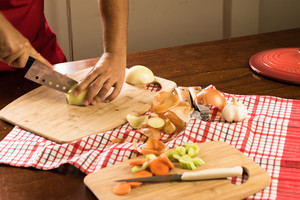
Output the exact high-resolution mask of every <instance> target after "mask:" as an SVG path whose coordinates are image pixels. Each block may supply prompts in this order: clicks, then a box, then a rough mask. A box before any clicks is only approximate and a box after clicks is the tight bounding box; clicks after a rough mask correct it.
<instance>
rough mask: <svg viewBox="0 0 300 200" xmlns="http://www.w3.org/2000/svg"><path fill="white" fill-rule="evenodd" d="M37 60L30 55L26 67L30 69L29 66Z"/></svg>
mask: <svg viewBox="0 0 300 200" xmlns="http://www.w3.org/2000/svg"><path fill="white" fill-rule="evenodd" d="M34 61H35V59H34V58H33V57H31V56H29V57H28V60H27V63H26V65H25V69H28V68H29V67H31V65H32V63H33V62H34Z"/></svg>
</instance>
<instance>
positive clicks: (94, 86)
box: [73, 52, 126, 106]
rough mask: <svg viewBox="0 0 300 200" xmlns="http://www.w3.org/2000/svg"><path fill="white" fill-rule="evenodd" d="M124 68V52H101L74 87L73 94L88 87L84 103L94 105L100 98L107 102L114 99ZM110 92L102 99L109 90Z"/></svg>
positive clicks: (120, 85) (119, 89)
mask: <svg viewBox="0 0 300 200" xmlns="http://www.w3.org/2000/svg"><path fill="white" fill-rule="evenodd" d="M125 68H126V54H122V55H120V54H116V53H112V52H106V53H103V55H102V56H101V58H100V59H99V61H98V62H97V64H96V65H95V67H94V68H93V69H92V70H91V71H90V72H89V74H88V75H87V76H86V77H85V78H84V79H83V81H82V82H81V83H80V84H79V85H78V86H77V87H76V88H75V89H74V91H73V94H74V95H75V96H77V95H78V94H79V93H80V92H82V91H83V90H85V89H86V88H87V89H88V92H87V94H86V96H85V99H84V100H83V104H84V105H86V106H87V105H89V104H92V105H95V104H97V103H98V102H100V101H101V100H104V101H105V102H109V101H112V100H114V99H115V98H116V97H117V96H118V95H119V94H120V92H121V89H122V86H123V83H124V77H125ZM112 87H113V91H112V93H111V94H110V95H109V96H108V97H106V98H105V99H104V97H105V96H106V95H107V93H108V92H109V90H110V89H111V88H112Z"/></svg>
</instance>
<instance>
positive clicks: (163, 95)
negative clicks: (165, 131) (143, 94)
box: [152, 91, 180, 114]
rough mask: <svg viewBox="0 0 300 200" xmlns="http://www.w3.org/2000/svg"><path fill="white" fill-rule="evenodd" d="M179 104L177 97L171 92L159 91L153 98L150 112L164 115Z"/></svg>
mask: <svg viewBox="0 0 300 200" xmlns="http://www.w3.org/2000/svg"><path fill="white" fill-rule="evenodd" d="M179 102H180V99H179V97H178V96H176V95H174V94H172V93H171V92H164V91H161V92H159V93H158V95H156V96H155V97H154V100H153V106H152V111H153V112H155V113H157V114H159V113H165V112H166V111H168V110H169V109H170V108H171V107H173V106H176V105H177V104H178V103H179Z"/></svg>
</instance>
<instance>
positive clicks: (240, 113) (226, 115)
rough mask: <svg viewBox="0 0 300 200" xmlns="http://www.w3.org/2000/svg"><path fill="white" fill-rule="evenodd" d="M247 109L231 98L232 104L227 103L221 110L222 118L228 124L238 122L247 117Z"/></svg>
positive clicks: (234, 98)
mask: <svg viewBox="0 0 300 200" xmlns="http://www.w3.org/2000/svg"><path fill="white" fill-rule="evenodd" d="M247 112H248V111H247V108H246V106H245V105H243V104H242V103H240V102H237V100H236V97H232V102H231V103H228V104H227V105H226V106H225V107H224V108H223V110H222V118H223V119H224V120H226V121H228V122H233V121H235V122H240V121H242V120H244V119H246V117H247Z"/></svg>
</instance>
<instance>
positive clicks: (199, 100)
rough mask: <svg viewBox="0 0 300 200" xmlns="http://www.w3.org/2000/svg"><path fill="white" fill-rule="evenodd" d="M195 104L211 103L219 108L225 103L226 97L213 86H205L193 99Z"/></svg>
mask: <svg viewBox="0 0 300 200" xmlns="http://www.w3.org/2000/svg"><path fill="white" fill-rule="evenodd" d="M194 103H195V104H197V105H198V104H203V105H213V106H216V107H218V108H219V109H220V110H222V109H223V108H224V106H225V105H226V104H227V102H226V98H225V96H224V94H223V93H222V92H220V91H219V90H217V89H214V88H207V89H205V90H202V91H201V92H199V93H198V94H197V96H196V98H195V100H194Z"/></svg>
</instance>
